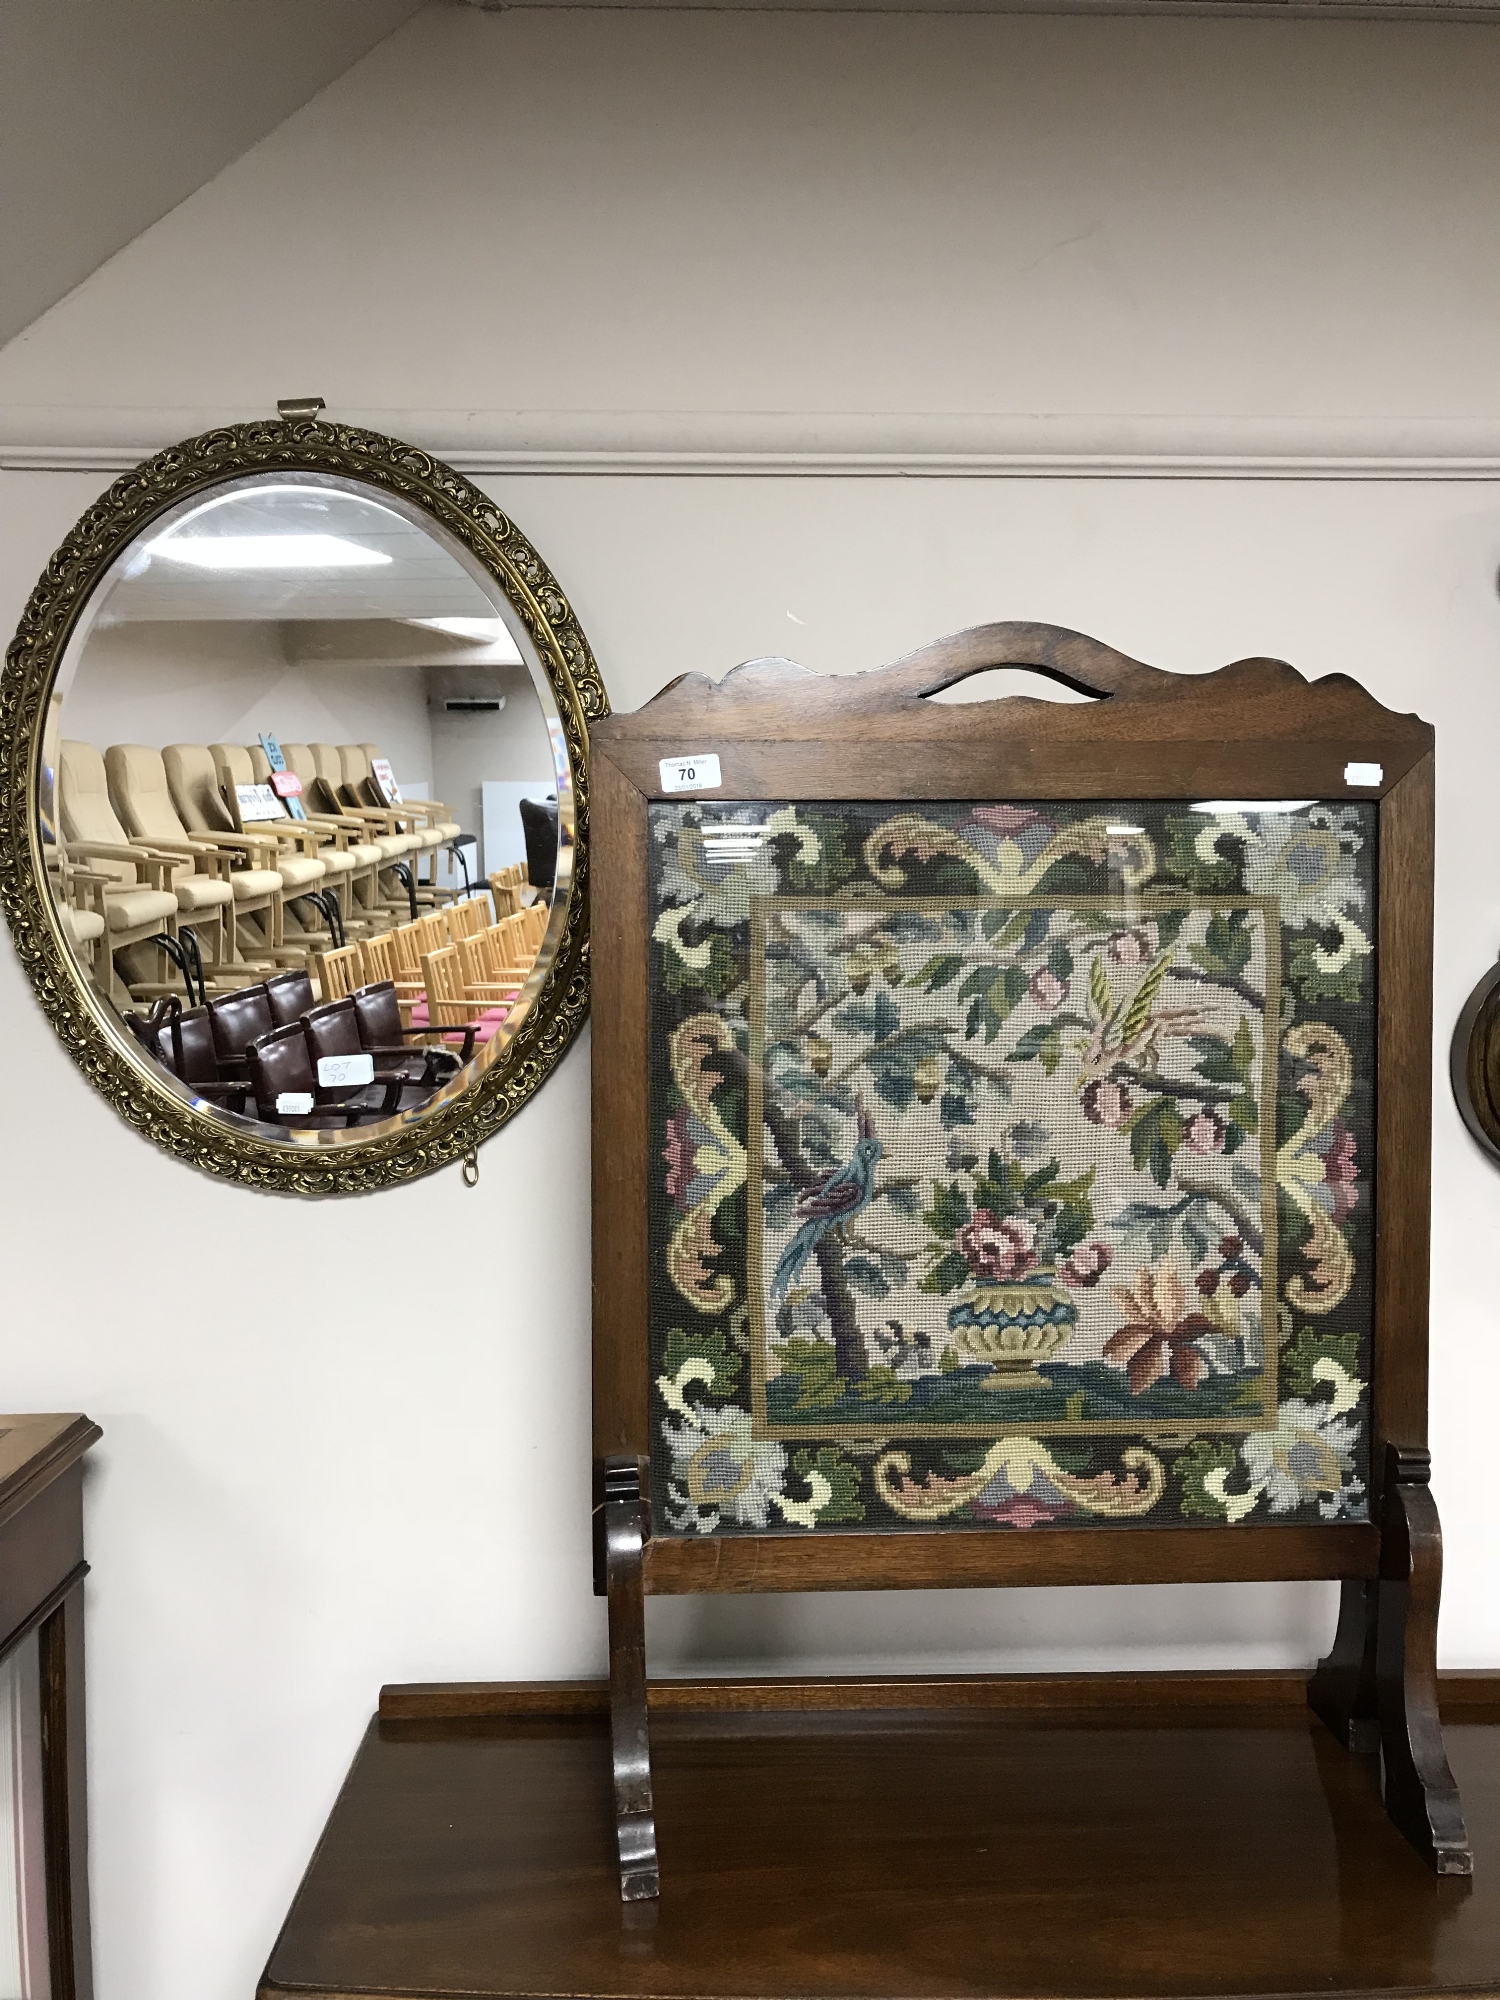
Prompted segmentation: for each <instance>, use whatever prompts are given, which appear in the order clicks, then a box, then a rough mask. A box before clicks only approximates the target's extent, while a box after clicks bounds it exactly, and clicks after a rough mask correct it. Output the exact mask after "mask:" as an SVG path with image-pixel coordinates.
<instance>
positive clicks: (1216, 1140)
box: [1182, 1110, 1229, 1153]
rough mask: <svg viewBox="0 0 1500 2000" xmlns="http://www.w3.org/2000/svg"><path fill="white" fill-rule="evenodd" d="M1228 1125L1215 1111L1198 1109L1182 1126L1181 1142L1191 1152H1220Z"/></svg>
mask: <svg viewBox="0 0 1500 2000" xmlns="http://www.w3.org/2000/svg"><path fill="white" fill-rule="evenodd" d="M1228 1137H1229V1131H1228V1127H1227V1126H1226V1125H1225V1123H1224V1120H1223V1119H1222V1118H1221V1117H1220V1116H1219V1114H1218V1113H1217V1112H1216V1111H1206V1110H1205V1111H1199V1112H1197V1113H1196V1114H1195V1115H1194V1116H1193V1117H1191V1118H1190V1119H1189V1120H1188V1122H1187V1123H1186V1125H1184V1126H1183V1128H1182V1143H1183V1145H1184V1146H1186V1147H1187V1149H1188V1151H1189V1152H1192V1153H1222V1152H1223V1150H1224V1142H1225V1140H1226V1139H1227V1138H1228Z"/></svg>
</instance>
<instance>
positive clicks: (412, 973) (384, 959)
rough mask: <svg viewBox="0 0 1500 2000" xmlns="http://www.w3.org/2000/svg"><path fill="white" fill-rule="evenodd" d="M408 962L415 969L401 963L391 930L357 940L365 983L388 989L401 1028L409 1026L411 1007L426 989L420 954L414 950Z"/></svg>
mask: <svg viewBox="0 0 1500 2000" xmlns="http://www.w3.org/2000/svg"><path fill="white" fill-rule="evenodd" d="M410 964H411V966H412V967H414V968H415V969H414V970H411V969H409V968H408V966H407V965H406V964H405V963H403V960H402V957H401V956H400V954H399V953H398V951H397V947H396V933H395V931H393V930H390V931H380V932H378V933H377V934H376V935H375V936H374V937H368V938H362V939H361V940H360V946H359V965H360V972H361V974H362V976H363V980H364V984H365V985H366V986H389V987H390V988H391V990H392V992H393V993H394V994H395V996H396V1004H397V1006H398V1007H399V1008H400V1011H401V1025H402V1027H403V1028H410V1027H411V1025H412V1010H413V1009H414V1007H415V1006H416V1004H417V1002H418V1001H419V1000H422V999H424V998H425V996H426V992H427V988H426V987H425V986H424V985H423V983H422V960H421V955H420V953H416V952H413V955H412V958H411V961H410Z"/></svg>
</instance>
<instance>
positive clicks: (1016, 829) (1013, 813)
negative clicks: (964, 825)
mask: <svg viewBox="0 0 1500 2000" xmlns="http://www.w3.org/2000/svg"><path fill="white" fill-rule="evenodd" d="M969 817H970V819H972V820H973V821H974V822H975V824H976V825H978V826H987V827H988V828H989V829H990V831H991V832H992V833H1000V834H1005V835H1010V834H1015V833H1020V832H1021V831H1022V830H1023V829H1024V828H1026V827H1028V826H1030V825H1031V823H1032V821H1033V820H1034V819H1039V818H1040V817H1041V815H1040V814H1039V813H1037V812H1036V811H1035V810H1034V809H1033V808H1032V807H1030V806H975V808H974V810H973V812H971V813H970V815H969Z"/></svg>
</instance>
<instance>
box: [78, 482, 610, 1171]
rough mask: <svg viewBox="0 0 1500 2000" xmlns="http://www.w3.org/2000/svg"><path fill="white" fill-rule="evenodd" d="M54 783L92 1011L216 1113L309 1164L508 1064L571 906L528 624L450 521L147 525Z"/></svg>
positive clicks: (348, 500) (89, 624) (562, 810)
mask: <svg viewBox="0 0 1500 2000" xmlns="http://www.w3.org/2000/svg"><path fill="white" fill-rule="evenodd" d="M39 786H40V793H39V798H38V808H39V824H40V835H41V842H42V854H43V859H44V862H45V865H46V870H47V879H48V884H49V887H50V889H51V893H52V901H53V908H54V910H55V913H56V916H57V920H58V924H59V927H60V929H61V931H62V932H63V935H64V938H65V940H66V942H67V945H68V948H69V950H70V951H71V954H72V957H73V960H74V963H75V965H76V967H77V968H78V971H79V974H80V977H81V978H82V979H83V980H85V981H86V982H87V983H88V985H89V986H90V987H91V988H92V990H93V992H94V994H95V996H96V999H97V1002H98V1004H99V1005H100V1006H101V1007H102V1008H103V1009H104V1010H105V1011H106V1013H107V1015H108V1016H109V1017H110V1018H111V1019H112V1020H113V1021H114V1022H115V1023H116V1024H117V1026H118V1030H119V1033H120V1034H121V1036H122V1037H125V1038H126V1039H127V1041H128V1045H129V1046H130V1047H131V1048H132V1049H133V1050H135V1051H136V1052H137V1053H138V1054H139V1057H140V1059H141V1060H144V1061H148V1062H151V1063H153V1064H155V1065H156V1066H157V1067H158V1069H159V1070H161V1071H164V1072H166V1073H167V1074H168V1075H170V1076H171V1077H172V1078H174V1079H176V1082H177V1085H178V1087H179V1088H180V1089H182V1090H184V1091H185V1092H186V1093H187V1094H189V1095H190V1096H191V1098H192V1099H193V1100H194V1101H195V1102H196V1103H197V1105H198V1106H199V1107H200V1108H201V1109H204V1110H206V1111H208V1112H210V1113H211V1115H213V1116H214V1117H216V1118H218V1119H220V1120H222V1121H226V1122H228V1123H230V1124H231V1125H233V1126H236V1127H238V1128H239V1129H242V1130H243V1129H246V1121H250V1122H251V1123H253V1125H255V1126H257V1127H258V1128H260V1131H261V1134H262V1136H269V1137H272V1138H282V1139H285V1140H286V1141H287V1142H288V1143H291V1144H301V1145H307V1144H313V1145H327V1144H337V1143H339V1142H340V1141H341V1139H346V1138H349V1137H353V1136H355V1135H360V1136H365V1135H368V1133H369V1131H370V1128H371V1127H373V1126H376V1125H381V1124H384V1123H385V1122H386V1121H388V1120H391V1119H393V1118H403V1117H413V1116H420V1114H421V1113H422V1112H423V1111H424V1109H426V1108H427V1107H428V1106H430V1105H431V1104H433V1103H434V1102H435V1101H437V1100H438V1099H441V1100H442V1101H444V1102H446V1101H448V1099H450V1098H451V1097H452V1095H453V1094H454V1093H455V1092H456V1091H458V1090H461V1089H463V1088H464V1087H465V1086H466V1084H467V1083H468V1081H470V1080H471V1078H472V1076H473V1075H474V1074H476V1073H477V1071H478V1070H479V1069H481V1068H483V1067H484V1066H485V1065H487V1064H488V1063H490V1062H493V1061H494V1060H495V1058H496V1055H497V1053H498V1052H499V1050H501V1049H502V1048H503V1047H504V1046H505V1045H506V1043H507V1042H508V1041H509V1039H510V1037H511V1036H512V1035H513V1034H514V1032H515V1029H516V1027H517V1025H518V1024H519V1021H520V1019H521V1017H522V1015H523V1013H524V1012H525V1010H526V1008H527V1007H528V1006H529V1004H530V1002H531V998H532V995H533V993H534V992H535V990H536V989H537V988H538V987H539V985H540V983H541V979H542V976H543V973H544V970H545V966H546V963H547V960H548V949H549V920H550V916H551V912H552V908H553V905H554V902H555V901H565V900H566V897H567V893H568V887H569V882H570V862H571V843H572V832H573V799H572V793H571V790H570V784H569V773H568V762H567V754H566V748H565V744H564V740H563V735H562V730H561V728H560V725H559V723H558V719H557V711H556V707H555V704H554V702H553V699H552V695H551V691H550V689H549V688H548V686H547V682H546V677H545V675H544V674H543V672H542V671H541V666H540V662H539V661H538V659H537V657H536V655H535V651H534V649H533V647H532V646H531V642H530V640H529V638H528V637H527V635H526V632H525V628H524V626H523V625H522V624H521V622H520V620H519V619H518V618H517V617H516V615H515V613H514V611H513V610H512V608H511V607H510V605H509V604H508V603H507V602H505V600H504V598H503V596H502V595H501V593H500V590H499V586H498V585H497V584H496V583H495V582H494V581H493V579H491V578H490V577H488V576H487V575H486V574H485V573H484V572H483V571H482V570H481V569H480V568H479V567H478V566H477V565H476V564H474V563H473V562H472V561H471V560H470V558H469V557H468V556H467V555H466V554H464V553H463V552H462V551H461V550H460V549H459V548H458V547H457V545H456V544H454V545H452V546H450V545H449V544H448V542H447V541H446V540H445V539H443V538H442V537H441V531H440V530H439V529H438V528H437V527H436V526H435V524H434V523H432V522H431V521H429V520H428V519H427V517H426V516H425V515H424V514H422V513H421V512H420V511H419V510H417V509H415V508H413V509H411V510H409V511H408V510H406V509H404V508H403V507H402V505H401V503H400V502H398V501H395V500H393V499H392V498H390V497H389V496H388V495H385V494H380V495H378V496H377V495H376V494H375V493H374V492H373V491H366V490H365V489H363V488H361V487H359V486H358V485H356V484H355V483H354V482H353V481H350V480H348V479H344V478H333V477H324V476H322V475H315V474H306V475H302V474H298V475H294V476H293V475H288V474H286V473H284V472H282V473H276V474H266V475H262V476H256V477H250V478H244V479H238V480H235V481H233V482H232V483H228V484H225V485H223V486H221V487H219V488H217V489H214V490H213V491H211V492H210V493H209V495H208V496H207V497H204V496H202V495H201V494H200V495H199V496H197V497H195V498H194V499H192V500H191V501H188V502H186V503H184V504H183V505H181V506H179V507H178V508H177V509H176V510H175V511H174V512H172V513H170V514H168V515H166V516H163V517H161V518H159V519H158V520H156V521H155V522H153V523H152V524H151V526H150V528H149V529H148V530H147V531H146V532H145V533H144V534H143V535H142V536H141V537H140V538H139V539H138V540H137V541H136V542H135V543H133V544H132V545H131V546H130V547H129V548H128V549H127V550H126V551H125V553H124V554H123V555H122V556H121V558H120V559H119V560H118V561H117V562H116V564H115V565H114V567H113V568H112V570H111V571H110V573H109V575H108V576H107V577H106V578H105V580H104V582H103V583H102V584H101V586H100V588H99V589H98V591H97V592H96V593H95V596H94V599H93V601H92V602H91V604H90V605H89V607H88V610H87V613H86V616H85V618H84V620H83V622H82V623H81V624H80V627H79V629H78V631H77V632H76V633H75V635H74V637H73V639H72V641H71V643H70V645H69V648H68V651H67V654H66V656H65V658H64V660H63V664H62V668H61V671H60V673H59V675H58V680H57V685H56V687H55V689H54V691H53V694H52V698H51V704H50V707H49V711H48V715H47V722H46V728H45V733H44V740H43V745H42V760H41V773H40V780H39ZM552 928H554V929H555V928H558V927H552Z"/></svg>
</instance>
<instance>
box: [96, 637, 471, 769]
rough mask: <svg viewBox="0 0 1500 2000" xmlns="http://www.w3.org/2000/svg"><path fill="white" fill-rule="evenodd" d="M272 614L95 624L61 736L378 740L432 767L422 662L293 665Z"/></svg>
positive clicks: (397, 755)
mask: <svg viewBox="0 0 1500 2000" xmlns="http://www.w3.org/2000/svg"><path fill="white" fill-rule="evenodd" d="M286 636H287V635H286V628H285V627H284V626H282V625H281V624H279V623H277V622H276V621H275V620H274V619H259V620H250V619H217V620H215V621H213V622H212V623H196V622H193V621H187V620H185V621H181V622H169V621H156V620H150V621H147V622H144V623H141V624H131V625H111V626H106V627H103V628H99V627H96V628H95V630H94V631H93V632H91V633H90V634H89V637H88V641H87V644H86V645H85V647H84V649H83V651H82V653H81V654H80V656H79V660H78V666H77V670H76V672H75V674H74V676H73V680H72V684H71V686H70V687H69V689H68V690H67V694H66V698H65V700H64V703H63V716H62V729H63V735H64V736H67V737H77V738H80V739H81V740H83V741H84V742H87V743H93V744H96V745H97V746H98V747H99V748H100V749H101V750H103V749H106V748H108V746H109V745H110V744H111V743H149V744H151V745H153V746H154V747H155V748H157V749H160V748H161V747H162V746H163V745H164V744H167V743H253V742H254V741H255V740H256V738H257V737H258V736H259V735H260V732H261V731H262V730H266V731H267V732H269V733H270V734H272V735H274V736H277V737H279V738H280V740H281V741H282V742H283V743H378V744H379V745H380V746H381V748H382V749H383V750H384V751H385V753H386V755H387V756H388V757H390V758H391V759H392V760H393V762H394V763H395V765H396V768H397V769H398V770H400V771H410V772H412V773H417V772H427V771H430V770H431V768H432V731H431V728H430V726H429V718H428V710H427V696H426V691H425V688H424V686H423V670H422V668H421V667H414V666H405V667H403V666H391V665H389V664H388V663H384V662H382V663H380V664H377V665H374V666H368V667H360V666H357V665H354V664H352V663H350V662H348V661H343V660H339V661H323V660H317V661H306V660H303V661H298V660H297V659H296V657H295V653H293V655H292V657H291V658H290V659H289V657H288V647H287V644H286Z"/></svg>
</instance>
